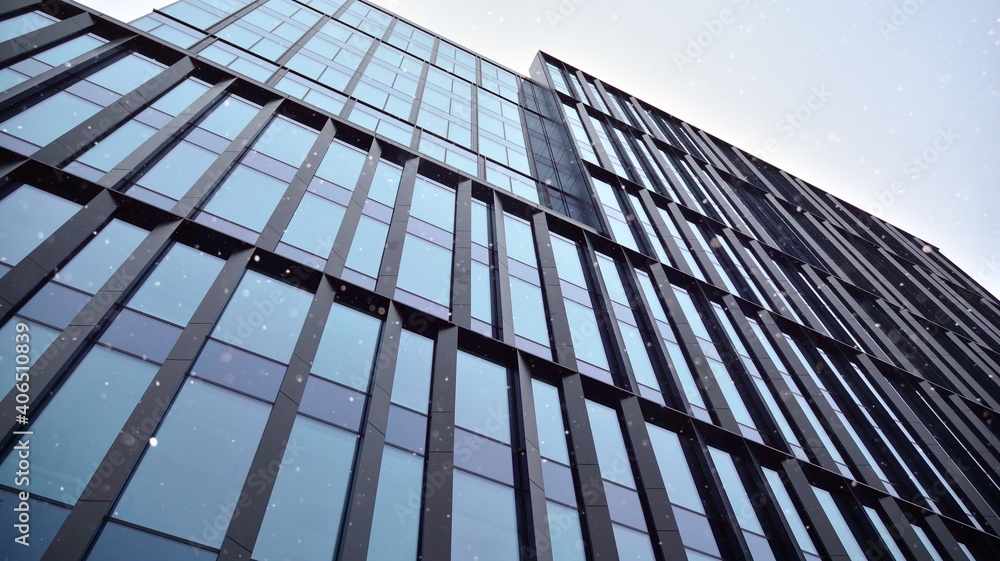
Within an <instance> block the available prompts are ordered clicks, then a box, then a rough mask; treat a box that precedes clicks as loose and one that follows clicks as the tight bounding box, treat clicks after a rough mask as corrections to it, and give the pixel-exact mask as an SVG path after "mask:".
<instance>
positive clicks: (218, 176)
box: [0, 0, 1000, 561]
mask: <svg viewBox="0 0 1000 561" xmlns="http://www.w3.org/2000/svg"><path fill="white" fill-rule="evenodd" d="M526 62H527V61H526ZM0 90H2V91H0V177H2V180H0V344H2V345H4V346H3V348H2V349H0V364H2V369H3V376H2V377H0V390H2V391H0V434H2V435H3V438H2V440H0V536H2V542H0V553H2V554H0V557H2V558H6V559H18V560H20V559H32V560H35V559H42V560H45V561H76V560H85V559H86V560H91V561H104V560H118V559H128V560H132V559H146V560H161V559H162V560H188V559H219V560H224V561H231V560H237V559H241V560H245V559H253V560H256V561H270V560H283V559H291V560H297V561H299V560H301V561H320V560H323V561H328V560H333V559H337V560H343V561H387V560H393V561H397V560H398V561H404V560H413V559H423V560H426V561H445V560H449V559H451V560H455V561H472V560H478V561H487V560H490V561H512V560H518V559H524V560H529V559H530V560H538V561H584V560H589V561H614V560H621V561H633V560H655V561H667V560H675V559H689V560H692V561H704V560H711V559H726V560H750V559H753V560H770V559H775V560H778V559H781V560H784V559H799V560H817V559H837V560H840V559H845V560H846V559H865V558H867V559H869V560H882V559H891V560H894V561H904V560H906V561H917V560H921V561H922V560H935V559H958V560H971V559H978V560H989V559H997V558H998V557H1000V517H998V515H997V512H998V508H1000V487H998V481H1000V431H998V428H997V427H998V424H997V411H1000V387H998V380H997V374H998V373H1000V302H998V301H997V299H996V298H995V297H994V296H992V295H990V294H989V293H987V292H986V291H985V290H984V289H983V288H982V287H981V286H979V285H978V284H976V283H975V282H974V281H973V280H972V279H971V278H970V277H969V276H968V275H966V274H965V273H964V272H962V271H961V270H960V269H958V268H957V267H956V266H955V265H954V264H952V263H951V262H950V261H949V260H948V259H947V258H945V257H943V256H942V255H941V254H940V253H939V252H938V251H937V250H936V248H934V247H933V246H932V245H930V244H928V243H927V242H925V241H923V240H920V239H917V238H915V237H914V236H912V235H910V234H908V233H906V232H904V231H901V230H899V229H898V228H895V227H893V226H892V225H890V224H887V223H885V222H883V221H881V220H879V219H877V218H874V217H872V216H870V215H868V214H866V213H864V212H863V211H861V210H859V209H858V208H856V207H854V206H852V205H850V204H848V203H846V202H844V201H842V200H840V199H838V198H836V197H834V196H832V195H830V194H828V193H826V192H824V191H822V190H820V189H819V188H817V187H814V186H813V185H810V184H808V183H806V182H804V181H802V180H800V179H798V178H796V177H793V176H791V175H789V174H787V173H785V172H783V171H781V170H779V169H777V168H775V167H773V166H772V165H770V164H768V163H766V162H764V161H761V160H759V159H757V158H754V157H753V156H751V155H749V154H747V153H746V152H744V151H742V150H740V149H738V148H736V147H734V146H732V145H730V144H727V143H726V142H725V141H723V140H720V139H719V138H716V137H714V136H712V135H710V134H707V133H706V132H704V131H702V130H699V129H698V128H696V127H694V126H692V125H691V124H689V123H686V122H683V121H681V120H679V119H677V118H675V117H673V116H671V115H670V114H669V113H667V112H666V111H664V110H661V109H659V108H656V107H653V106H652V105H650V104H648V103H646V102H644V101H642V100H640V99H637V98H636V97H634V96H633V95H630V94H629V93H626V92H624V91H621V90H619V89H617V88H615V87H614V86H613V85H611V84H607V83H604V82H603V81H601V80H600V79H599V77H596V76H592V75H589V74H587V73H586V72H585V71H584V70H582V69H578V68H574V67H572V66H569V65H568V64H566V63H565V62H563V61H561V60H558V59H556V58H554V57H552V56H549V55H547V54H544V53H540V54H539V55H538V56H537V57H536V59H535V60H534V62H533V63H532V65H531V71H530V73H529V75H519V74H517V73H515V72H513V71H511V70H508V69H507V68H504V67H503V66H501V65H499V64H496V63H494V62H491V61H490V60H489V59H487V58H484V57H483V56H481V55H479V54H476V53H472V52H470V51H468V50H466V49H464V48H462V47H461V46H459V45H456V44H454V43H452V42H449V41H448V40H447V39H445V38H442V37H439V36H437V35H435V34H433V33H431V32H429V31H427V30H425V29H422V28H421V27H419V26H418V25H416V24H415V23H411V22H409V21H406V20H403V19H401V18H399V17H397V16H395V15H393V14H391V13H388V12H386V11H384V10H382V9H380V8H378V7H375V6H373V5H370V4H368V3H366V2H364V1H362V0H311V1H306V0H301V1H300V0H254V1H251V0H181V1H180V2H177V3H175V4H172V5H170V6H167V7H165V8H163V9H161V10H156V11H154V12H153V13H152V14H149V15H147V16H144V17H142V18H140V19H138V20H137V21H135V22H133V23H132V24H130V25H126V24H123V23H120V22H117V21H115V20H113V19H111V18H109V17H107V16H104V15H101V14H99V13H95V12H94V11H92V10H90V9H87V8H85V7H82V6H80V5H78V4H75V3H72V2H65V1H62V0H46V1H45V2H35V1H32V0H8V1H6V2H4V3H3V4H2V5H0ZM21 542H26V543H29V544H30V545H27V546H25V545H22V544H21Z"/></svg>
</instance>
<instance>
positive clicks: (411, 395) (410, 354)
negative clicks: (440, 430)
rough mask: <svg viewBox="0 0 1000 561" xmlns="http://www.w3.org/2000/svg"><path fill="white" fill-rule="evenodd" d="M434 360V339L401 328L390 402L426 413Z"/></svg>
mask: <svg viewBox="0 0 1000 561" xmlns="http://www.w3.org/2000/svg"><path fill="white" fill-rule="evenodd" d="M433 362H434V341H433V340H431V339H428V338H426V337H423V336H420V335H417V334H416V333H413V332H410V331H407V330H405V329H404V330H403V331H402V334H401V335H400V337H399V351H398V354H397V357H396V373H395V375H394V376H393V382H392V398H391V399H392V402H393V403H396V404H399V405H402V406H404V407H409V408H410V409H413V410H414V411H420V412H421V413H426V412H427V405H428V402H429V401H430V391H431V365H432V364H433Z"/></svg>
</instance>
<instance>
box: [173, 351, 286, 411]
mask: <svg viewBox="0 0 1000 561" xmlns="http://www.w3.org/2000/svg"><path fill="white" fill-rule="evenodd" d="M191 375H192V376H197V377H199V378H204V379H206V380H211V381H213V382H215V383H217V384H220V385H223V386H227V387H230V388H233V389H235V390H239V391H241V392H244V393H248V394H250V395H254V396H257V397H259V398H261V399H266V400H268V401H274V398H275V397H276V396H277V395H278V388H279V387H280V386H281V379H282V377H283V376H284V375H285V367H284V366H283V365H281V364H278V363H276V362H272V361H270V360H267V359H264V358H261V357H259V356H257V355H253V354H250V353H248V352H245V351H241V350H239V349H237V348H235V347H230V346H229V345H223V344H222V343H219V342H218V341H213V340H209V341H208V342H207V343H205V348H204V349H202V351H201V354H200V355H198V360H197V361H196V362H195V363H194V366H192V367H191Z"/></svg>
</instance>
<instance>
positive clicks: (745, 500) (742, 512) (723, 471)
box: [708, 448, 764, 534]
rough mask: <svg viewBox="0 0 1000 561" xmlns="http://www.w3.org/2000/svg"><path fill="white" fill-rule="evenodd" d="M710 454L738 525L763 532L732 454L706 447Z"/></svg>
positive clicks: (759, 532) (745, 528)
mask: <svg viewBox="0 0 1000 561" xmlns="http://www.w3.org/2000/svg"><path fill="white" fill-rule="evenodd" d="M708 451H709V454H710V455H711V456H712V463H714V464H715V471H716V473H718V475H719V479H720V480H721V481H722V486H723V488H725V490H726V497H727V498H728V499H729V504H730V505H731V506H732V508H733V512H734V513H735V514H736V519H737V521H738V522H739V524H740V527H741V528H743V529H744V530H750V531H752V532H756V533H758V534H763V533H764V529H763V528H762V527H761V525H760V520H759V519H758V518H757V513H756V511H755V510H754V506H753V501H752V499H751V497H750V495H749V494H748V493H747V490H746V487H744V486H743V481H742V480H741V479H740V474H739V472H738V471H736V464H735V463H734V462H733V458H732V456H730V455H729V454H727V453H725V452H723V451H721V450H716V449H715V448H709V449H708Z"/></svg>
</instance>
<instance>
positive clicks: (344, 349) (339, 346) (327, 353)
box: [312, 304, 382, 392]
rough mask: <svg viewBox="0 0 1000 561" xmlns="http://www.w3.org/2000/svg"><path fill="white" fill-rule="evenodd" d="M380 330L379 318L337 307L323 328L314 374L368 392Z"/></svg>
mask: <svg viewBox="0 0 1000 561" xmlns="http://www.w3.org/2000/svg"><path fill="white" fill-rule="evenodd" d="M381 327H382V322H381V321H379V320H378V318H374V317H372V316H369V315H367V314H363V313H361V312H359V311H357V310H354V309H351V308H348V307H346V306H343V305H341V304H334V305H333V308H331V309H330V316H329V317H328V318H327V320H326V325H325V326H324V327H323V337H322V338H321V339H320V343H319V349H318V350H317V351H316V359H315V360H314V361H313V365H312V372H313V374H316V375H318V376H321V377H323V378H326V379H328V380H331V381H334V382H338V383H341V384H343V385H345V386H348V387H351V388H354V389H357V390H361V391H363V392H366V391H368V384H369V380H370V378H371V372H372V366H373V365H374V362H375V351H376V349H377V348H378V339H379V332H380V330H381Z"/></svg>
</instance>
